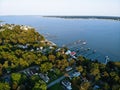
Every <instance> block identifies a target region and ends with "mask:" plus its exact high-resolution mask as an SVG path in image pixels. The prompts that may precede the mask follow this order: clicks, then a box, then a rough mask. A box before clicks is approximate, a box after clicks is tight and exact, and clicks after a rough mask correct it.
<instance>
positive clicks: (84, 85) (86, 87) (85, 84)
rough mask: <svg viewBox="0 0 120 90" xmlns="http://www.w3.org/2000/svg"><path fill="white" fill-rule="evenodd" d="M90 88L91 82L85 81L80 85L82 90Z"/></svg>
mask: <svg viewBox="0 0 120 90" xmlns="http://www.w3.org/2000/svg"><path fill="white" fill-rule="evenodd" d="M89 88H90V82H83V83H82V84H81V85H80V90H89Z"/></svg>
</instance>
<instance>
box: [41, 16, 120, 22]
mask: <svg viewBox="0 0 120 90" xmlns="http://www.w3.org/2000/svg"><path fill="white" fill-rule="evenodd" d="M43 17H48V18H63V19H104V20H115V21H120V17H114V16H43Z"/></svg>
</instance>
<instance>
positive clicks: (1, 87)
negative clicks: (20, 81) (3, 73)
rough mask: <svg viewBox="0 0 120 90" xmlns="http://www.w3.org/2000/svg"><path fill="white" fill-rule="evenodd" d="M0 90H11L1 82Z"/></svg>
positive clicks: (6, 84)
mask: <svg viewBox="0 0 120 90" xmlns="http://www.w3.org/2000/svg"><path fill="white" fill-rule="evenodd" d="M0 90H10V86H9V84H8V83H1V82H0Z"/></svg>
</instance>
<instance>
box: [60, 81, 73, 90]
mask: <svg viewBox="0 0 120 90" xmlns="http://www.w3.org/2000/svg"><path fill="white" fill-rule="evenodd" d="M62 85H63V86H64V87H65V88H66V89H67V90H72V87H71V82H69V81H67V80H63V81H62Z"/></svg>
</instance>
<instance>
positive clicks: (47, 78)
mask: <svg viewBox="0 0 120 90" xmlns="http://www.w3.org/2000/svg"><path fill="white" fill-rule="evenodd" d="M39 76H40V78H41V79H42V80H43V81H45V82H46V83H48V82H49V80H50V79H49V77H48V76H47V75H44V74H42V73H39Z"/></svg>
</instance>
